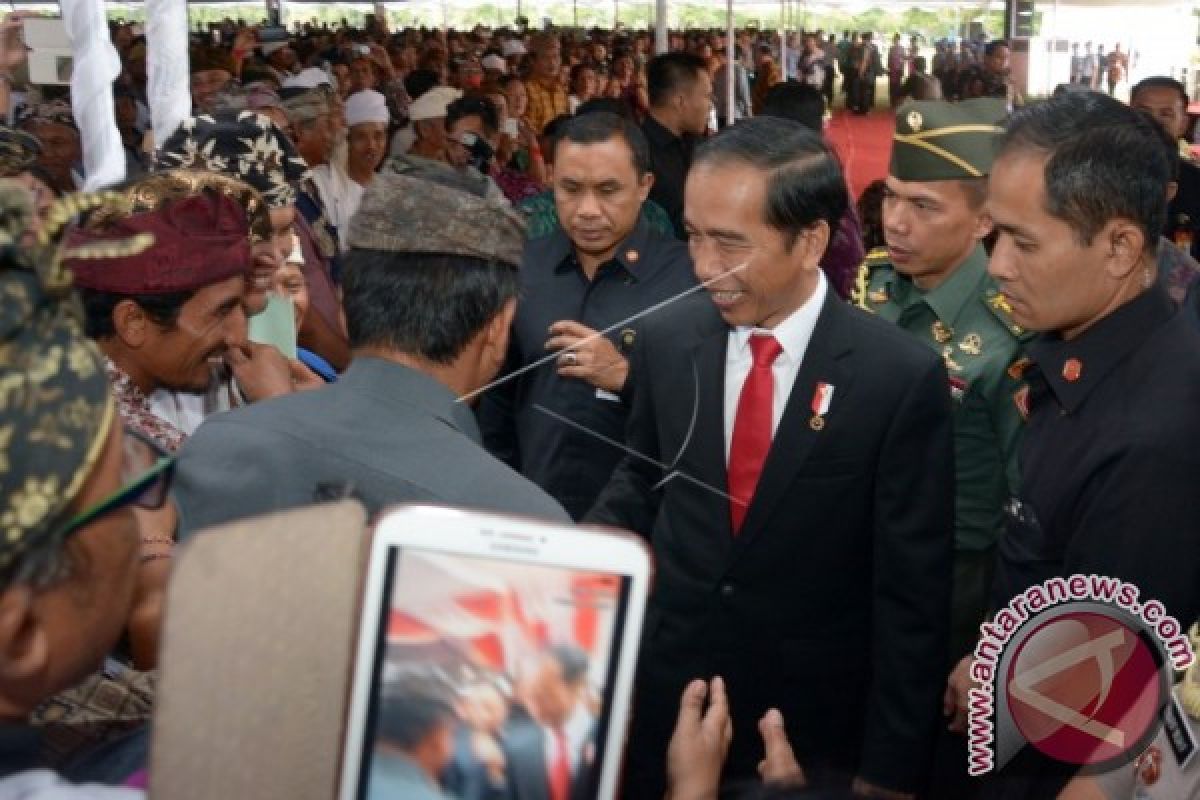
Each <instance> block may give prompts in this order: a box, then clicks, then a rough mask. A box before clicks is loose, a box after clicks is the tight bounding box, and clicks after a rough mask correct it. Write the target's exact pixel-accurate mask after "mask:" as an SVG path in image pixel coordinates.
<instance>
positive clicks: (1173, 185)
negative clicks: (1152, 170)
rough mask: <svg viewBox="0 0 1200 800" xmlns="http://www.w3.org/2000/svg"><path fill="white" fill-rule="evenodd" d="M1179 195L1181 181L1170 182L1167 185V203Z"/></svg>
mask: <svg viewBox="0 0 1200 800" xmlns="http://www.w3.org/2000/svg"><path fill="white" fill-rule="evenodd" d="M1177 194H1179V181H1170V182H1168V183H1167V203H1170V202H1171V201H1172V200H1174V199H1175V195H1177Z"/></svg>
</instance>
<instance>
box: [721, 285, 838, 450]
mask: <svg viewBox="0 0 1200 800" xmlns="http://www.w3.org/2000/svg"><path fill="white" fill-rule="evenodd" d="M828 286H829V283H828V281H826V280H825V275H824V274H823V273H822V272H821V271H820V270H817V288H816V289H815V290H814V291H813V293H812V295H811V296H810V297H809V298H808V299H807V300H805V301H804V305H802V306H800V307H799V308H797V309H796V310H795V311H793V312H792V313H791V314H788V316H787V317H786V318H785V319H784V320H783V321H782V322H780V323H779V324H778V325H776V326H775V327H774V328H772V329H770V330H767V329H765V328H750V327H740V328H734V329H733V330H731V331H730V332H729V343H728V345H727V346H726V347H725V460H726V462H728V461H729V448H730V446H731V445H732V443H733V423H734V421H735V420H736V419H737V407H738V400H739V399H740V398H741V396H742V385H743V384H744V383H745V382H746V376H747V375H749V374H750V367H751V366H753V364H754V358H753V356H752V355H751V352H750V337H751V336H752V335H753V334H756V333H766V334H770V335H771V336H774V337H775V340H776V341H777V342H779V346H780V347H782V348H783V352H781V353H780V354H779V356H778V357H777V358H776V359H775V362H774V363H773V364H772V365H771V375H772V377H774V379H775V387H774V388H775V391H774V393H773V395H772V404H771V435H772V436H774V435H775V431H776V430H777V429H778V428H779V420H780V419H782V418H783V409H784V407H785V406H787V402H788V398H789V397H790V396H791V394H792V385H793V384H795V382H796V375H797V374H799V372H800V365H801V364H802V363H803V362H804V353H805V351H807V350H808V342H809V340H810V339H812V333H813V329H814V328H816V327H817V317H819V316H820V315H821V308H822V307H823V306H824V305H825V293H826V292H827V291H828Z"/></svg>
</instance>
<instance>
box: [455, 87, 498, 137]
mask: <svg viewBox="0 0 1200 800" xmlns="http://www.w3.org/2000/svg"><path fill="white" fill-rule="evenodd" d="M466 117H479V120H480V121H481V122H482V123H483V129H484V130H485V131H487V132H488V133H490V134H494V133H496V131H498V130H499V129H500V117H499V115H498V114H497V113H496V104H495V103H493V102H492V101H491V100H489V99H488V98H486V97H479V96H476V95H466V96H465V97H460V98H458V99H457V100H454V101H452V102H451V103H450V105H448V106H446V130H450V128H451V127H453V125H454V123H456V122H458V121H459V120H460V119H464V118H466Z"/></svg>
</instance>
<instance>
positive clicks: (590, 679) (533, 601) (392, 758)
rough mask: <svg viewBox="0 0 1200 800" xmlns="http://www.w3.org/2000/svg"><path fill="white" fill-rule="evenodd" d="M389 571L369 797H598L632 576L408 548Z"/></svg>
mask: <svg viewBox="0 0 1200 800" xmlns="http://www.w3.org/2000/svg"><path fill="white" fill-rule="evenodd" d="M385 576H386V577H385V581H386V585H385V589H384V591H383V593H382V597H384V598H386V602H387V603H388V605H387V607H386V608H384V609H382V611H383V613H381V614H380V625H379V631H378V634H377V638H376V646H375V663H374V671H373V677H372V682H371V698H370V703H369V706H368V709H369V711H368V714H367V719H366V720H365V725H366V728H365V730H364V735H363V743H364V744H363V750H362V755H361V762H360V764H361V767H360V770H359V777H358V793H357V797H359V798H365V799H366V800H385V799H386V798H393V797H395V798H401V797H406V796H417V794H416V792H417V791H418V790H417V788H416V787H418V786H419V785H420V783H421V782H422V781H424V782H426V783H428V780H429V777H428V776H429V773H430V771H436V772H437V773H438V776H439V784H440V788H441V789H442V790H443V791H444V792H445V793H446V794H447V795H449V796H450V797H457V798H462V799H463V800H467V799H468V798H474V797H481V796H483V797H486V796H494V795H496V794H498V793H501V792H503V793H504V796H507V797H510V798H515V800H522V799H523V798H531V799H532V798H546V797H552V798H553V797H570V798H572V800H576V799H577V798H594V797H596V794H597V782H598V780H599V776H600V771H601V770H600V765H601V764H602V763H604V758H605V756H606V754H605V752H604V747H605V745H604V743H605V742H606V740H607V738H608V732H609V731H608V725H609V719H610V717H611V701H612V686H613V683H614V680H615V676H616V671H617V665H618V663H619V658H620V653H619V652H618V651H619V649H620V646H621V645H620V643H621V641H622V636H621V632H622V629H623V626H624V622H625V616H626V612H627V608H628V597H629V589H630V578H629V577H628V576H624V575H620V574H610V573H603V572H594V571H586V570H579V569H572V568H568V567H560V566H549V565H545V564H529V563H520V562H517V561H508V560H505V559H501V558H495V557H491V556H478V555H466V554H461V553H448V552H441V551H433V550H425V549H413V548H407V547H392V548H390V551H389V556H388V561H387V567H386V572H385ZM619 756H620V754H619V753H614V754H611V757H619Z"/></svg>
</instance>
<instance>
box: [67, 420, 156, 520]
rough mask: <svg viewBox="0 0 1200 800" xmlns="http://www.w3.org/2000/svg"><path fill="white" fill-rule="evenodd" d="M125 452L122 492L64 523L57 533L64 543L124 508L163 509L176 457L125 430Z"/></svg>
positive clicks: (146, 438)
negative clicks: (106, 515) (113, 512)
mask: <svg viewBox="0 0 1200 800" xmlns="http://www.w3.org/2000/svg"><path fill="white" fill-rule="evenodd" d="M124 451H125V452H124V458H123V459H122V461H121V482H122V484H123V485H122V486H121V488H120V489H118V490H117V491H115V492H113V493H112V494H110V495H109V496H108V497H106V498H104V499H103V500H101V501H100V502H98V503H96V504H94V505H92V506H90V507H89V508H85V509H84V510H83V511H81V512H79V513H78V514H76V515H75V516H74V517H72V518H71V519H69V520H67V523H66V525H65V526H63V529H62V531H61V532H60V535H61V536H62V538H63V539H66V538H67V537H68V536H70V535H72V534H74V533H76V532H77V531H79V530H80V529H81V528H83V527H84V526H86V525H90V524H91V523H92V522H95V521H96V520H97V519H99V518H100V517H102V516H104V515H105V514H108V513H109V512H112V511H116V510H117V509H118V508H123V507H124V506H128V505H135V506H137V507H139V508H147V509H156V508H161V507H162V504H163V503H164V502H165V501H166V499H167V491H168V490H169V489H170V487H171V478H172V476H173V475H174V474H175V457H174V456H172V455H170V454H168V453H167V452H166V451H165V450H164V449H163V448H162V447H161V446H159V445H158V444H157V443H155V442H154V441H153V440H152V439H150V438H149V437H147V436H145V435H143V434H141V433H138V432H137V431H133V430H130V429H128V428H126V429H125V437H124Z"/></svg>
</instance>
